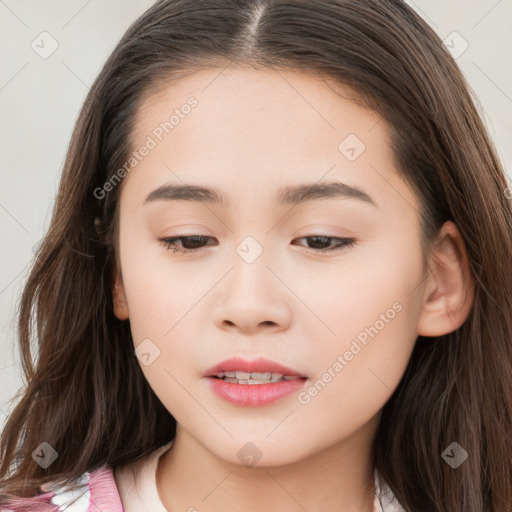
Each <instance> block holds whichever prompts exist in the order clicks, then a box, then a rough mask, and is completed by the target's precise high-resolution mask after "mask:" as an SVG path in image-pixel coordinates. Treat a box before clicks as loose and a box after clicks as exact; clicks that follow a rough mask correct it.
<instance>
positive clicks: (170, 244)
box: [159, 235, 356, 254]
mask: <svg viewBox="0 0 512 512" xmlns="http://www.w3.org/2000/svg"><path fill="white" fill-rule="evenodd" d="M208 238H209V239H211V238H212V237H211V236H204V235H190V236H175V237H172V238H160V239H159V241H160V242H161V243H162V245H163V246H164V247H166V248H167V249H168V250H170V251H172V252H173V253H175V252H178V253H185V254H189V253H193V252H200V251H202V250H204V249H205V248H206V247H205V246H204V247H199V248H196V249H185V248H179V247H178V246H177V245H176V242H179V241H183V240H189V239H196V240H197V239H199V240H200V241H201V240H204V239H208ZM308 238H309V239H311V238H316V239H324V240H325V239H327V240H335V241H338V242H339V243H338V245H336V246H335V247H331V248H328V249H314V248H311V247H306V249H309V250H310V251H313V252H320V253H325V252H334V251H341V250H342V249H346V248H349V247H352V246H353V245H355V244H356V240H355V239H354V238H339V237H335V236H327V235H312V236H303V237H300V238H297V239H296V240H302V239H308Z"/></svg>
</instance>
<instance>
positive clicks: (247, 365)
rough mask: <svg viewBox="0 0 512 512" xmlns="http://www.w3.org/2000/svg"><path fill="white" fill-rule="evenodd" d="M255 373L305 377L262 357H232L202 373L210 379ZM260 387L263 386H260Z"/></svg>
mask: <svg viewBox="0 0 512 512" xmlns="http://www.w3.org/2000/svg"><path fill="white" fill-rule="evenodd" d="M237 370H238V371H240V372H248V373H252V372H257V373H265V372H270V373H282V374H283V375H289V376H294V375H296V376H297V377H305V375H301V374H300V373H299V372H297V371H296V370H292V369H291V368H287V367H286V366H283V365H281V364H279V363H276V362H275V361H271V360H270V359H265V358H264V357H260V358H259V359H254V360H252V361H247V360H246V359H242V358H241V357H232V358H230V359H226V360H224V361H221V362H220V363H218V364H216V365H215V366H213V367H212V368H210V369H208V370H206V372H205V373H204V376H205V377H212V376H214V375H217V374H218V373H220V372H234V371H237ZM261 385H262V386H263V385H264V384H261Z"/></svg>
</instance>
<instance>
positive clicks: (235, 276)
mask: <svg viewBox="0 0 512 512" xmlns="http://www.w3.org/2000/svg"><path fill="white" fill-rule="evenodd" d="M257 236H258V237H260V236H262V235H246V236H245V237H244V238H243V239H242V241H241V242H239V243H238V245H237V246H236V247H235V252H236V254H235V255H234V256H235V258H234V260H233V268H232V270H231V271H230V272H229V274H228V275H227V276H226V283H225V285H224V287H223V288H222V299H221V300H220V302H219V304H218V305H217V308H216V314H215V317H216V318H215V321H216V322H217V324H218V325H219V326H220V325H224V326H225V325H236V326H238V327H239V328H241V329H244V330H252V329H255V328H257V326H259V325H263V324H264V325H268V324H271V325H273V326H275V325H278V326H281V327H283V325H287V323H288V322H289V317H290V310H289V307H290V304H289V303H288V300H289V297H288V296H287V291H286V287H285V286H283V284H282V283H281V282H280V280H279V279H277V277H276V276H275V275H274V273H273V272H275V271H276V269H275V268H274V267H275V265H273V263H272V261H273V260H274V259H275V258H274V256H273V252H272V249H270V248H269V247H265V246H264V245H263V243H260V242H259V240H258V239H257V238H256V237H257ZM266 239H267V238H266ZM270 269H272V271H271V270H270ZM277 272H278V270H277Z"/></svg>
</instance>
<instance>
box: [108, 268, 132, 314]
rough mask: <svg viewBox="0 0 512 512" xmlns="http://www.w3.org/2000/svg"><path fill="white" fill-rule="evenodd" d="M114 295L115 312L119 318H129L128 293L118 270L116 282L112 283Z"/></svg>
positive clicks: (115, 273) (115, 275) (115, 277)
mask: <svg viewBox="0 0 512 512" xmlns="http://www.w3.org/2000/svg"><path fill="white" fill-rule="evenodd" d="M112 297H113V299H114V314H115V315H116V317H117V318H118V319H119V320H127V319H128V303H127V302H126V295H125V291H124V285H123V281H122V277H121V276H120V274H119V273H118V271H117V270H116V271H115V272H114V284H113V285H112Z"/></svg>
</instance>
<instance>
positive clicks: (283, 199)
mask: <svg viewBox="0 0 512 512" xmlns="http://www.w3.org/2000/svg"><path fill="white" fill-rule="evenodd" d="M317 199H356V200H359V201H363V202H366V203H368V204H371V205H373V206H375V207H377V204H376V202H375V201H374V200H373V199H372V198H371V197H370V196H369V195H368V194H367V193H366V192H365V191H364V190H362V189H361V188H359V187H356V186H351V185H347V184H345V183H341V182H339V181H334V182H330V183H311V184H303V185H293V186H287V187H282V188H281V189H279V190H278V194H277V201H278V202H279V203H281V204H285V205H297V204H300V203H305V202H307V201H313V200H317ZM160 200H166V201H172V200H182V201H197V202H205V203H212V204H222V205H225V206H229V201H228V200H227V198H225V197H224V196H223V195H222V193H221V192H220V191H219V190H217V189H215V188H208V187H203V186H200V185H173V184H166V185H162V186H160V187H158V188H156V189H155V190H153V191H152V192H150V193H149V194H148V195H147V196H146V198H145V199H144V203H143V204H147V203H151V202H153V201H160Z"/></svg>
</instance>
